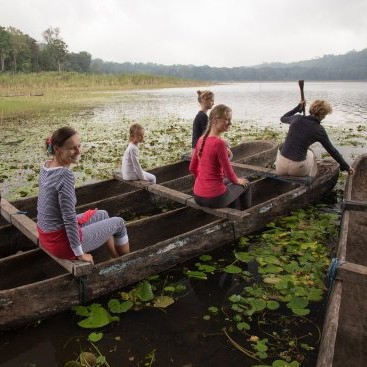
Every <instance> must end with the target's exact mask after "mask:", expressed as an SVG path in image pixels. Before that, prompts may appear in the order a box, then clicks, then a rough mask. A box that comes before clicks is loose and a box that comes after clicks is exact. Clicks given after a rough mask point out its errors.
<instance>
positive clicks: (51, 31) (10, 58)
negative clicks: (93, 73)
mask: <svg viewBox="0 0 367 367" xmlns="http://www.w3.org/2000/svg"><path fill="white" fill-rule="evenodd" d="M42 36H43V40H44V42H42V43H38V42H37V41H36V40H35V39H33V38H32V37H30V36H29V35H27V34H24V33H23V32H22V31H20V30H19V29H17V28H15V27H7V28H5V27H2V26H0V71H1V72H15V73H16V72H26V73H27V72H39V71H61V70H64V71H76V72H89V70H90V65H91V60H92V55H91V54H89V53H88V52H86V51H82V52H79V53H73V52H68V45H67V44H66V43H65V42H64V40H63V39H62V38H61V37H60V29H59V28H57V27H56V28H53V27H50V28H48V29H46V30H45V31H44V32H43V33H42Z"/></svg>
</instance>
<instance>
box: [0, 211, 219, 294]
mask: <svg viewBox="0 0 367 367" xmlns="http://www.w3.org/2000/svg"><path fill="white" fill-rule="evenodd" d="M216 222H218V218H217V217H214V216H211V215H209V214H206V213H202V212H200V211H198V210H195V209H191V208H188V207H184V208H179V209H176V210H173V211H170V212H167V213H162V214H158V215H154V216H152V217H148V218H144V219H140V220H137V221H133V222H131V223H128V224H127V230H128V234H129V240H130V248H131V252H136V251H139V250H142V249H146V248H149V247H150V246H153V245H155V244H157V243H159V242H162V241H165V240H167V239H170V238H172V237H175V236H178V235H181V234H185V233H186V232H189V231H193V230H195V229H198V228H200V227H203V226H205V225H207V224H211V223H216ZM93 255H94V257H95V262H96V264H98V263H101V262H103V261H107V260H109V259H110V257H109V254H108V251H107V250H106V249H105V248H104V247H102V248H100V249H98V250H96V251H95V252H94V253H93ZM34 264H37V266H30V265H34ZM61 274H67V272H66V271H65V269H64V268H62V267H61V266H60V265H59V264H57V263H56V262H55V261H53V260H52V259H51V258H50V257H49V256H47V255H46V254H45V253H44V252H43V251H41V250H39V249H34V250H30V251H27V252H25V253H23V254H20V255H13V256H9V257H7V258H4V259H0V291H1V290H4V289H12V288H16V287H19V286H22V285H26V284H31V283H35V282H40V281H42V280H46V279H49V278H50V277H55V276H58V275H61Z"/></svg>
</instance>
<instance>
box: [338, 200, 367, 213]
mask: <svg viewBox="0 0 367 367" xmlns="http://www.w3.org/2000/svg"><path fill="white" fill-rule="evenodd" d="M341 207H342V210H357V211H362V212H367V201H359V200H343V202H342V205H341Z"/></svg>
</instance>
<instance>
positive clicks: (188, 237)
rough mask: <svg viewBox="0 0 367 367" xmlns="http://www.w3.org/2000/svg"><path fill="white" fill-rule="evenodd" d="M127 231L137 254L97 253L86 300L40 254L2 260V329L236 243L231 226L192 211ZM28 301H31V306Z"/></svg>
mask: <svg viewBox="0 0 367 367" xmlns="http://www.w3.org/2000/svg"><path fill="white" fill-rule="evenodd" d="M127 228H128V233H129V238H130V242H131V245H132V252H131V253H130V254H128V255H126V256H123V257H120V258H118V259H112V260H110V259H108V252H107V251H106V250H105V249H99V250H97V252H96V253H95V259H96V265H95V266H94V267H93V270H92V273H91V274H89V275H88V277H87V278H86V283H85V285H86V292H85V294H84V295H81V294H80V291H79V288H80V284H79V281H78V280H77V279H76V278H75V277H73V276H71V275H70V274H68V273H66V272H65V270H63V269H62V268H61V267H60V266H58V264H56V263H54V262H52V260H50V259H49V258H48V257H47V256H46V255H45V254H44V253H43V252H42V251H41V250H39V249H36V250H32V251H28V252H27V253H24V254H22V255H13V256H12V257H9V258H5V259H0V284H1V287H0V329H4V328H9V327H14V326H19V325H22V324H24V323H25V322H29V321H32V320H36V319H37V318H40V317H45V316H47V315H51V314H54V313H56V312H59V311H62V310H65V309H68V308H70V306H71V305H75V304H79V303H80V302H81V299H83V298H84V299H85V300H91V299H94V298H96V297H98V296H100V295H103V294H107V293H109V292H112V291H114V290H116V289H119V288H121V287H123V286H126V285H128V284H131V283H134V282H136V281H139V280H141V279H143V278H144V277H146V276H148V275H152V274H156V273H159V272H161V271H163V270H167V269H169V268H170V267H172V266H175V265H176V264H177V263H179V262H183V261H185V260H187V259H189V258H191V257H193V256H196V255H198V254H200V253H203V252H205V251H209V250H211V249H214V248H215V247H218V246H221V245H223V244H225V243H229V242H231V241H233V239H234V237H233V226H232V223H231V222H228V221H222V220H218V219H217V218H216V217H212V216H209V215H205V214H203V213H201V212H198V211H195V210H192V209H190V208H181V209H177V210H175V211H173V212H168V213H164V214H160V215H156V216H153V217H151V218H145V219H141V220H139V221H135V222H131V223H128V224H127ZM157 228H162V230H161V231H157ZM142 229H144V230H142ZM24 264H27V265H28V267H27V272H26V274H20V276H16V275H15V272H14V268H23V267H24V268H25V265H24ZM29 264H37V267H34V266H33V267H31V266H29ZM60 272H61V273H60ZM8 274H14V275H13V276H10V277H8V276H7V275H8ZM25 275H26V276H25ZM32 279H34V281H33V280H32ZM51 285H52V286H51ZM45 289H47V292H45ZM44 293H47V294H45V295H44V296H43V294H44ZM30 295H32V296H30ZM36 295H37V296H36ZM23 297H28V298H29V302H27V307H24V298H23ZM22 298H23V301H22V300H21V299H22ZM59 300H60V302H59Z"/></svg>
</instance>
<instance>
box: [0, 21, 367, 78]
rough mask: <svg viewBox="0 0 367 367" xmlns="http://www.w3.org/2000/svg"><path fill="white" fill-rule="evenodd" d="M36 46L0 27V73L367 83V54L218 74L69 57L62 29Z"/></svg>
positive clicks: (190, 67) (50, 31) (199, 69)
mask: <svg viewBox="0 0 367 367" xmlns="http://www.w3.org/2000/svg"><path fill="white" fill-rule="evenodd" d="M42 36H43V39H44V42H43V43H37V42H36V41H35V40H34V39H33V38H31V37H30V36H29V35H27V34H23V33H22V32H21V31H20V30H19V29H16V28H14V27H8V28H4V27H1V26H0V72H1V71H2V72H4V71H5V72H6V71H11V72H39V71H61V70H62V71H76V72H92V73H103V74H125V73H126V74H153V75H161V76H169V77H177V78H182V79H191V80H205V81H218V82H228V81H233V82H240V81H287V80H290V81H291V80H299V79H306V80H367V48H366V49H364V50H362V51H350V52H348V53H346V54H344V55H325V56H323V57H320V58H317V59H313V60H306V61H299V62H294V63H288V64H284V63H270V64H261V65H257V66H252V67H233V68H225V67H223V68H218V67H210V66H208V65H204V66H195V65H161V64H155V63H131V62H124V63H116V62H106V61H103V60H101V59H94V60H92V56H91V54H90V53H88V52H86V51H82V52H79V53H72V52H68V45H67V44H66V43H65V42H64V40H63V39H62V38H61V37H60V29H59V28H53V27H50V28H48V29H46V30H45V31H44V32H43V33H42Z"/></svg>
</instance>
